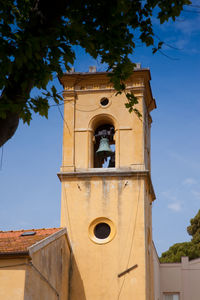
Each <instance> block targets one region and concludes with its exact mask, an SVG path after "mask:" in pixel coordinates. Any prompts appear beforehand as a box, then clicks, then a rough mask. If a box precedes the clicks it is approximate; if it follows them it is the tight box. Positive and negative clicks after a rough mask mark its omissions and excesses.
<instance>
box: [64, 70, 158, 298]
mask: <svg viewBox="0 0 200 300" xmlns="http://www.w3.org/2000/svg"><path fill="white" fill-rule="evenodd" d="M150 79H151V78H150V71H149V70H148V69H137V70H135V71H134V72H133V74H132V76H131V77H130V78H129V79H128V80H127V82H126V89H127V91H130V92H133V93H134V95H135V96H136V97H137V98H138V100H139V103H138V104H137V109H138V110H139V111H140V113H141V114H142V118H141V119H139V118H138V117H137V116H136V114H134V113H129V112H128V110H127V108H126V107H125V103H126V102H127V99H126V96H125V95H124V94H121V95H118V96H115V90H114V89H113V86H112V84H111V83H110V82H109V78H108V76H107V73H106V72H89V73H78V72H73V73H66V74H65V75H64V76H63V77H62V78H61V79H60V81H61V83H62V85H63V87H64V93H63V95H64V101H65V102H64V131H63V160H62V166H61V170H60V173H59V174H58V176H59V178H60V181H61V184H62V201H61V226H63V227H67V230H68V234H69V239H70V242H71V247H72V253H73V254H72V258H71V269H70V279H69V281H70V282H69V299H70V300H119V299H120V300H130V299H135V300H153V299H154V298H153V293H154V292H153V262H152V221H151V219H152V216H151V208H152V207H151V205H152V202H153V201H154V199H155V194H154V190H153V186H152V183H151V164H150V128H151V122H152V119H151V116H150V112H151V111H152V110H153V109H154V108H155V107H156V104H155V100H154V99H153V97H152V93H151V87H150Z"/></svg>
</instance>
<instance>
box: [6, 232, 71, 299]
mask: <svg viewBox="0 0 200 300" xmlns="http://www.w3.org/2000/svg"><path fill="white" fill-rule="evenodd" d="M50 238H51V236H50V237H49V238H47V239H46V240H45V242H44V245H43V246H41V247H38V243H37V244H35V245H33V246H32V247H31V248H32V252H31V253H30V255H29V256H27V258H23V257H21V258H20V257H18V258H9V259H8V258H7V259H6V258H1V259H0V300H39V299H41V300H67V299H68V292H69V290H68V286H69V271H70V256H71V254H70V248H69V244H68V241H67V237H66V234H63V235H62V236H59V237H58V238H57V239H54V240H52V241H51V242H49V243H48V239H50ZM41 242H43V241H41ZM34 247H35V249H36V250H35V251H34ZM16 257H17V254H16Z"/></svg>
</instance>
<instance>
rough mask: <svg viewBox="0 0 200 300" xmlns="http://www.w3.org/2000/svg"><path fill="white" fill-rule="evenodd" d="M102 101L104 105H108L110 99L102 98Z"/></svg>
mask: <svg viewBox="0 0 200 300" xmlns="http://www.w3.org/2000/svg"><path fill="white" fill-rule="evenodd" d="M100 103H101V105H102V106H106V105H108V103H109V100H108V98H102V99H101V101H100Z"/></svg>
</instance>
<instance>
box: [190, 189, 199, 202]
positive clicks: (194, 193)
mask: <svg viewBox="0 0 200 300" xmlns="http://www.w3.org/2000/svg"><path fill="white" fill-rule="evenodd" d="M191 193H192V194H193V195H194V196H195V197H196V198H197V199H199V200H200V192H199V191H196V190H192V191H191Z"/></svg>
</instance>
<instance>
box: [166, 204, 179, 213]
mask: <svg viewBox="0 0 200 300" xmlns="http://www.w3.org/2000/svg"><path fill="white" fill-rule="evenodd" d="M168 208H169V209H171V210H173V211H175V212H179V211H181V204H180V202H174V203H170V204H169V205H168Z"/></svg>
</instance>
